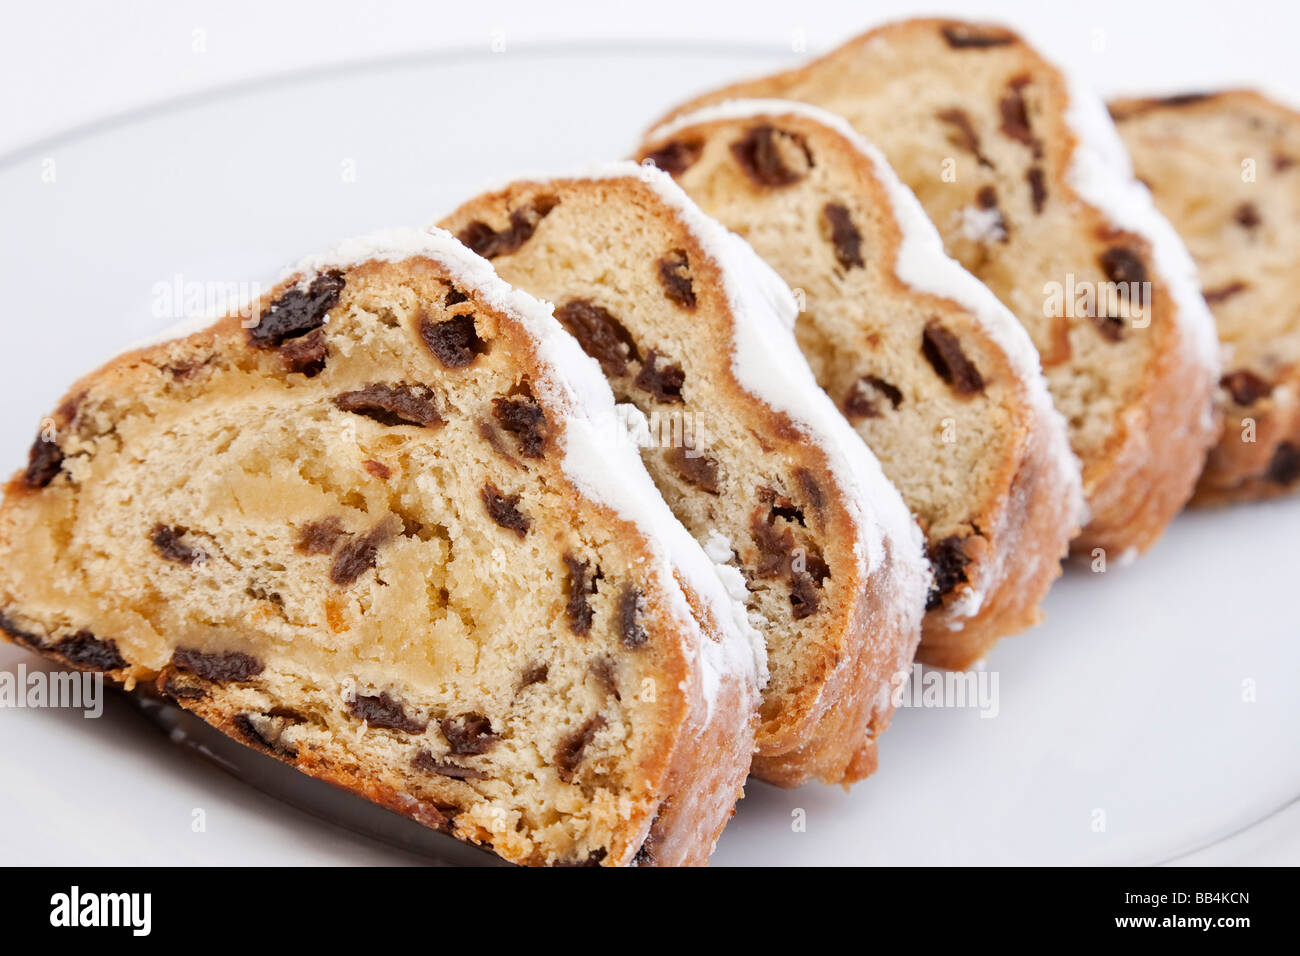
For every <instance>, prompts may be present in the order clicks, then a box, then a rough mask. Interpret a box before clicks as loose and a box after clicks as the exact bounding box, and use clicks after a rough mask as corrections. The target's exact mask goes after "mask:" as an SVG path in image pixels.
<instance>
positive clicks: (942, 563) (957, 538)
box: [925, 534, 970, 611]
mask: <svg viewBox="0 0 1300 956" xmlns="http://www.w3.org/2000/svg"><path fill="white" fill-rule="evenodd" d="M964 541H965V539H964V538H963V537H962V536H961V535H957V534H950V535H948V537H946V538H941V539H940V540H938V541H935V542H933V543H932V544H931V545H930V546H929V547H928V548H927V549H926V554H927V556H928V557H929V559H930V566H931V567H932V568H934V582H933V583H932V584H931V585H930V593H929V594H928V595H927V597H926V601H925V609H926V610H927V611H933V610H934V609H935V608H937V607H939V606H940V605H942V604H943V599H944V597H945V596H946V595H947V594H948V593H949V592H951V591H952V589H953V588H955V587H957V586H958V585H959V584H965V583H966V581H967V578H966V565H968V564H970V558H969V557H967V556H966V551H965V548H964V545H963V542H964Z"/></svg>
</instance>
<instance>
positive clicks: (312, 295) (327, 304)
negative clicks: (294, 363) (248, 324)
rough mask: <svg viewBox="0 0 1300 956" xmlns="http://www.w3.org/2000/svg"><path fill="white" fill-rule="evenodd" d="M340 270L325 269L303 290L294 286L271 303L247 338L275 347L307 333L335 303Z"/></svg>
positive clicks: (340, 282) (322, 321)
mask: <svg viewBox="0 0 1300 956" xmlns="http://www.w3.org/2000/svg"><path fill="white" fill-rule="evenodd" d="M343 286H344V279H343V273H341V272H326V273H324V274H323V275H319V276H317V277H316V278H315V279H313V280H312V281H311V283H310V284H309V285H308V286H307V288H306V289H299V288H293V289H290V290H288V291H287V292H285V293H284V294H283V295H282V296H280V298H278V299H276V300H275V301H274V302H272V303H271V304H270V306H269V307H268V308H267V310H266V311H265V312H263V313H262V315H261V316H260V317H259V318H258V323H257V325H255V326H253V327H252V328H251V329H249V330H248V341H249V343H250V344H252V345H255V346H257V347H258V348H278V347H279V346H280V345H282V344H284V342H285V341H286V340H288V339H294V338H297V337H298V336H300V335H306V334H307V333H308V332H311V331H313V330H314V329H318V328H320V327H321V326H322V325H324V324H325V315H326V313H327V312H329V310H330V309H332V308H334V306H336V305H338V301H339V295H340V294H341V293H342V292H343Z"/></svg>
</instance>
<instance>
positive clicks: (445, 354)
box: [418, 312, 487, 368]
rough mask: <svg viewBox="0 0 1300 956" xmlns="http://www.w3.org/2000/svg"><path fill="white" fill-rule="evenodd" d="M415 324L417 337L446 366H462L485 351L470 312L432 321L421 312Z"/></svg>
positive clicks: (485, 348)
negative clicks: (418, 333) (417, 332)
mask: <svg viewBox="0 0 1300 956" xmlns="http://www.w3.org/2000/svg"><path fill="white" fill-rule="evenodd" d="M418 328H419V332H420V340H421V341H422V342H424V344H425V345H426V346H427V347H428V349H429V351H430V352H432V353H433V354H434V357H435V358H437V359H438V361H439V362H441V363H442V364H443V366H444V367H446V368H465V367H466V366H467V365H469V364H471V363H472V362H473V361H474V360H475V359H476V358H478V357H479V356H480V355H482V354H483V353H484V352H486V351H487V343H486V342H484V341H483V340H482V339H481V338H479V335H478V329H477V328H475V326H474V316H473V315H472V314H471V313H468V312H467V313H465V314H464V315H454V316H452V317H451V318H450V319H447V320H446V321H445V322H435V321H434V320H433V319H431V318H429V316H427V315H425V314H423V313H421V314H420V320H419V323H418Z"/></svg>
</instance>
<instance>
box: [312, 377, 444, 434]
mask: <svg viewBox="0 0 1300 956" xmlns="http://www.w3.org/2000/svg"><path fill="white" fill-rule="evenodd" d="M334 405H335V407H337V408H338V409H339V410H340V411H344V412H350V413H351V414H353V415H362V416H364V417H366V418H369V419H373V420H374V421H377V422H379V424H381V425H387V426H388V427H389V428H396V427H398V426H399V425H412V426H415V427H417V428H431V427H433V426H434V425H441V424H442V416H441V415H439V414H438V406H437V405H436V404H435V403H434V394H433V391H432V390H431V389H428V388H426V387H425V386H423V385H408V384H406V383H404V382H403V383H399V384H397V385H384V384H374V385H367V386H365V387H364V388H358V389H354V390H353V391H350V392H343V393H342V394H341V395H335V396H334Z"/></svg>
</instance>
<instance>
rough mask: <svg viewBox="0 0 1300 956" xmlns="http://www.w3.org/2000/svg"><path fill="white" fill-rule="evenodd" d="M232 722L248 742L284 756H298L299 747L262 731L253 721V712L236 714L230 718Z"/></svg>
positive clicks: (290, 757)
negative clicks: (282, 741)
mask: <svg viewBox="0 0 1300 956" xmlns="http://www.w3.org/2000/svg"><path fill="white" fill-rule="evenodd" d="M230 722H231V724H233V725H234V727H235V730H237V731H238V732H239V734H240V736H242V737H243V738H244V740H245V741H247V742H248V743H250V744H253V745H254V746H257V747H262V748H264V749H266V750H269V751H271V752H272V753H274V754H279V755H280V756H282V757H288V758H289V759H290V760H293V759H295V758H296V757H297V756H298V748H297V747H294V746H292V745H290V744H283V743H281V742H280V741H279V740H277V739H275V738H274V737H268V736H267V735H266V734H264V733H262V731H260V730H258V729H257V725H256V724H255V723H253V715H252V714H235V716H234V717H232V718H231V719H230Z"/></svg>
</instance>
